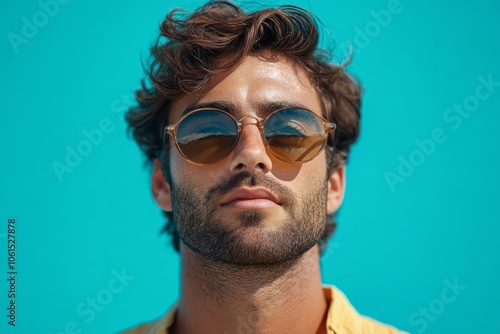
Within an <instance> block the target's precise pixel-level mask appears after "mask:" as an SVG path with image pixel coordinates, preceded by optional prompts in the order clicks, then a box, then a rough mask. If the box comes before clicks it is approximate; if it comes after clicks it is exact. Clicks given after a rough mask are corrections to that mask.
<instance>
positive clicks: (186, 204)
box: [172, 172, 327, 266]
mask: <svg viewBox="0 0 500 334" xmlns="http://www.w3.org/2000/svg"><path fill="white" fill-rule="evenodd" d="M241 186H248V187H264V188H267V189H269V190H270V191H272V192H273V193H274V194H276V195H277V196H278V198H280V201H281V206H282V208H283V210H284V216H283V218H282V221H281V222H279V224H277V225H278V226H277V227H274V226H273V228H270V227H269V226H266V224H265V220H266V219H268V218H270V216H271V214H270V213H268V212H263V211H254V210H246V211H241V212H239V213H237V214H236V216H235V215H234V214H232V215H231V216H230V217H231V218H229V216H227V217H220V215H219V214H218V213H217V208H218V207H219V203H220V200H221V198H222V197H223V196H224V195H226V194H228V193H229V192H231V191H232V190H234V189H237V188H239V187H241ZM197 189H198V187H197V186H196V185H192V184H188V185H183V186H181V185H174V186H173V188H172V202H173V213H174V225H175V226H176V228H177V230H178V232H179V237H180V239H181V240H182V242H183V243H184V244H185V245H186V246H187V247H189V248H190V249H191V250H193V251H194V252H195V253H198V254H200V255H202V256H204V257H206V258H209V259H211V260H212V261H215V262H223V263H227V264H233V265H239V266H256V265H275V264H280V263H285V262H289V261H293V260H295V259H298V258H299V257H300V256H301V255H302V254H304V253H305V252H306V251H308V250H309V249H311V248H312V247H313V246H314V245H316V244H317V243H318V241H319V240H320V238H321V236H322V234H323V232H324V230H325V226H326V220H327V212H326V196H327V181H326V177H325V178H323V179H321V180H319V179H318V181H317V182H315V183H314V184H309V187H308V188H307V190H306V191H305V192H304V193H301V194H300V196H294V195H293V193H292V191H291V190H290V189H289V188H288V187H286V186H283V185H281V184H279V183H278V182H276V181H274V180H272V179H269V178H267V177H266V176H264V175H263V174H261V173H260V174H250V173H248V172H241V173H239V174H236V175H234V176H233V177H231V178H230V179H229V180H227V181H225V182H223V183H222V184H219V185H216V186H214V187H212V188H210V189H209V190H208V192H207V193H206V194H205V196H203V195H201V194H200V193H199V190H197ZM272 218H273V219H276V218H275V217H272ZM228 219H236V220H238V224H237V226H236V227H234V226H235V225H234V224H228V223H227V220H228ZM229 225H230V226H233V227H229Z"/></svg>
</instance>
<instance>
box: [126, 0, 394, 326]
mask: <svg viewBox="0 0 500 334" xmlns="http://www.w3.org/2000/svg"><path fill="white" fill-rule="evenodd" d="M161 34H162V37H164V39H163V40H162V39H159V40H158V42H157V43H156V44H155V45H154V46H153V47H152V55H153V61H152V64H151V67H150V69H149V73H148V74H149V79H150V81H151V87H147V86H146V85H143V89H142V90H140V91H138V94H137V98H138V102H139V105H138V106H137V107H135V108H132V109H131V110H130V111H129V113H128V114H127V121H128V122H129V124H130V127H131V130H132V132H133V135H134V138H135V139H136V140H137V142H138V143H139V145H140V147H141V148H142V149H143V150H144V152H145V153H146V155H147V157H148V159H149V160H150V161H151V162H152V163H153V172H152V193H153V197H154V199H155V201H156V203H157V204H158V205H159V206H160V207H161V208H162V209H163V210H164V212H165V213H166V216H167V218H168V222H167V225H166V227H165V229H166V231H167V232H169V233H170V234H172V236H173V244H174V247H175V248H176V249H177V250H178V251H179V252H180V255H181V265H182V274H181V276H182V277H181V279H182V287H181V294H180V298H179V301H178V303H177V305H176V306H175V307H174V308H173V309H171V310H170V311H169V312H168V313H167V315H166V316H165V317H163V318H162V319H160V320H157V321H155V322H151V323H146V324H143V325H141V326H139V327H137V328H134V329H131V330H129V331H127V332H126V333H174V334H193V333H218V334H219V333H230V334H239V333H241V334H243V333H261V334H264V333H266V334H271V333H272V334H275V333H297V334H304V333H306V334H307V333H311V334H315V333H336V334H340V333H398V331H397V330H396V329H394V328H392V327H390V326H387V325H383V324H380V323H378V322H376V321H374V320H372V319H369V318H366V317H362V316H360V315H359V314H358V313H357V312H356V311H355V310H354V308H353V307H352V306H351V305H350V304H349V302H348V301H347V299H346V298H345V296H344V295H343V294H342V293H341V292H340V291H339V290H337V289H336V288H334V287H331V286H322V284H321V277H320V268H319V256H320V253H321V250H322V249H323V248H324V247H325V246H326V241H327V239H328V238H329V237H330V235H331V234H332V232H333V230H334V228H335V221H334V217H333V215H334V213H335V212H336V211H337V210H338V208H339V207H340V205H341V202H342V198H343V194H344V186H345V181H344V175H345V172H344V165H345V163H346V160H347V156H348V153H349V147H350V145H351V144H352V143H353V142H355V141H356V139H357V137H358V132H359V117H360V115H359V108H360V89H359V86H358V85H357V83H356V82H355V81H354V80H353V79H352V78H351V77H350V76H348V75H347V74H346V73H345V72H344V66H337V65H334V64H329V63H327V55H326V53H324V52H322V51H320V50H318V49H317V44H318V31H317V27H316V24H315V21H314V19H313V17H312V16H311V14H309V13H308V12H306V11H304V10H302V9H300V8H297V7H291V6H289V7H281V8H278V9H264V10H260V11H256V12H253V13H244V12H243V11H242V9H241V8H239V7H237V6H236V5H234V4H232V3H230V2H225V1H214V2H210V3H208V4H207V5H205V6H204V7H202V8H200V9H199V10H198V11H196V12H194V13H192V14H191V15H187V14H184V15H183V16H182V15H180V14H179V12H178V11H172V12H171V13H170V14H169V15H168V16H167V18H166V19H165V20H164V21H163V22H162V24H161Z"/></svg>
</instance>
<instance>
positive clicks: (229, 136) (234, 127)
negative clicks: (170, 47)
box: [163, 108, 336, 166]
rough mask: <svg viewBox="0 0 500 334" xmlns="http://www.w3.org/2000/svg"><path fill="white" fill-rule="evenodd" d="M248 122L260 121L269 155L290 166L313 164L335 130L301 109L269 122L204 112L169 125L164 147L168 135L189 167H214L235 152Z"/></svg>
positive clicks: (281, 113) (275, 116) (276, 115)
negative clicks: (190, 165)
mask: <svg viewBox="0 0 500 334" xmlns="http://www.w3.org/2000/svg"><path fill="white" fill-rule="evenodd" d="M246 118H253V119H255V120H257V124H256V125H258V127H259V129H260V133H261V136H262V140H263V142H264V144H265V146H266V147H267V149H268V151H269V152H271V153H272V155H274V156H275V157H276V158H278V159H279V160H281V161H284V162H288V163H297V164H301V163H305V162H308V161H311V160H312V159H313V158H314V157H316V156H317V155H318V154H319V153H320V152H321V150H322V149H323V147H324V146H325V144H326V141H327V139H328V133H330V131H333V130H335V128H336V125H335V124H334V123H330V122H328V121H327V120H325V119H324V118H323V117H321V116H319V115H317V114H315V113H313V112H312V111H309V110H306V109H301V108H287V109H280V110H276V111H274V112H272V113H271V114H269V115H268V116H267V117H266V118H260V117H257V116H243V117H242V118H240V119H236V118H234V117H233V116H232V115H231V114H229V113H227V112H226V111H223V110H219V109H212V108H202V109H196V110H193V111H191V112H189V113H187V114H185V115H184V116H182V117H181V118H180V119H179V120H178V121H177V123H175V124H172V125H167V126H166V127H165V129H164V133H163V145H165V141H166V135H165V134H169V135H171V136H172V137H173V138H174V141H175V146H177V149H178V150H179V152H180V154H181V155H182V156H183V157H184V158H185V159H186V160H187V161H189V162H190V163H193V164H195V165H200V166H204V165H211V164H215V163H217V162H219V161H221V160H222V159H224V158H226V157H227V156H228V155H229V154H230V153H231V152H232V151H233V149H234V147H235V146H236V143H237V142H238V139H239V136H240V133H241V130H242V128H243V123H242V121H243V120H244V119H246ZM252 124H255V123H252ZM245 125H247V124H245Z"/></svg>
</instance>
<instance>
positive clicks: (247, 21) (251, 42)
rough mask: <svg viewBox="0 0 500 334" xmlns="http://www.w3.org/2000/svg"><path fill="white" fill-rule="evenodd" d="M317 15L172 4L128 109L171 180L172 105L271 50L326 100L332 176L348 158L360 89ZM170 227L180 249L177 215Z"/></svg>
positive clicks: (138, 135)
mask: <svg viewBox="0 0 500 334" xmlns="http://www.w3.org/2000/svg"><path fill="white" fill-rule="evenodd" d="M318 42H319V31H318V24H317V19H316V17H315V16H314V15H313V14H312V13H310V12H308V11H306V10H304V9H302V8H299V7H296V6H281V7H278V8H266V9H262V10H257V11H254V12H248V13H247V12H245V11H244V10H243V9H242V8H240V7H239V6H237V5H235V4H233V3H232V2H229V1H210V2H208V3H207V4H206V5H204V6H203V7H201V8H200V9H198V10H197V11H195V12H193V13H191V14H189V13H187V12H186V11H184V10H182V9H173V10H171V11H170V12H169V14H168V15H167V16H166V18H165V19H164V20H163V22H162V23H161V25H160V35H159V37H158V39H157V41H156V42H155V44H154V45H153V46H152V47H151V62H150V64H149V68H148V69H146V71H147V77H148V79H149V82H148V83H146V82H145V81H144V80H143V81H142V88H141V89H139V90H137V91H136V99H137V102H138V105H137V106H134V107H132V108H131V109H130V110H129V111H128V112H127V114H126V120H127V122H128V124H129V128H128V130H129V133H130V132H131V133H132V135H133V137H134V139H135V140H136V141H137V143H138V144H139V146H140V148H141V149H142V151H143V152H144V153H145V154H146V156H147V160H148V162H152V161H153V160H154V159H157V158H161V160H162V165H163V167H164V174H165V177H166V178H167V180H169V179H170V177H169V176H170V171H169V167H168V166H169V163H168V154H165V152H167V150H168V146H169V145H165V147H162V136H163V128H164V126H165V125H166V120H167V117H168V113H169V109H170V105H171V104H172V102H173V101H175V100H177V99H179V98H180V97H181V96H183V95H185V94H188V93H196V92H201V91H203V89H205V88H206V87H208V85H209V83H210V79H211V77H213V76H214V75H215V74H217V73H220V72H223V71H226V70H229V69H233V68H235V67H236V66H237V65H238V64H239V63H240V62H241V61H242V60H243V59H244V58H245V57H246V56H248V55H250V54H257V53H259V52H260V51H271V52H272V53H274V54H279V55H282V56H284V57H287V58H288V59H291V60H292V61H293V62H295V63H296V64H297V65H299V66H301V67H302V68H303V69H304V70H305V71H306V73H307V74H308V76H309V78H310V80H311V82H312V83H313V85H314V86H315V87H316V89H317V91H318V93H319V96H320V98H321V105H322V107H323V115H324V117H325V118H326V119H328V120H329V121H331V122H334V123H336V124H337V129H336V131H335V134H334V135H332V136H330V137H329V139H328V146H327V147H329V149H327V150H326V151H327V157H328V162H329V164H328V166H329V169H328V175H330V173H331V172H332V171H333V170H334V169H335V168H337V167H339V166H341V165H343V164H345V163H346V162H347V157H348V155H349V150H350V146H351V144H353V143H354V142H355V141H356V140H357V138H358V136H359V121H360V107H361V88H360V85H359V84H358V82H357V81H356V80H355V79H354V78H353V77H352V76H351V75H349V74H348V73H347V72H346V71H345V67H346V65H347V63H348V61H346V62H345V63H343V64H341V65H336V64H335V63H334V62H333V61H331V60H330V58H331V57H330V53H329V52H328V51H326V50H323V49H321V48H319V46H318ZM164 215H165V216H166V217H167V223H166V225H165V228H164V230H165V231H166V232H168V233H169V234H171V235H172V237H173V239H172V242H173V245H174V248H175V249H176V250H179V246H180V240H179V235H178V232H177V229H176V224H175V221H174V219H173V214H172V212H166V211H164ZM335 226H336V222H335V219H334V215H330V216H329V217H328V220H327V224H326V227H325V231H324V233H323V236H322V238H321V240H320V242H319V245H320V249H321V250H323V249H324V248H325V246H326V242H327V240H328V238H329V237H330V236H331V234H332V233H333V231H334V230H335Z"/></svg>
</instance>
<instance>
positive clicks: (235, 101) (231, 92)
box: [169, 55, 322, 124]
mask: <svg viewBox="0 0 500 334" xmlns="http://www.w3.org/2000/svg"><path fill="white" fill-rule="evenodd" d="M214 102H217V103H220V104H221V105H224V104H226V105H231V106H232V109H233V110H227V111H230V112H232V113H235V114H241V115H249V114H255V115H257V114H261V113H262V112H264V111H263V110H262V106H263V105H272V104H275V105H277V106H279V105H289V106H296V107H303V108H307V109H309V110H311V111H313V112H315V113H318V114H322V111H321V103H320V100H319V95H318V92H317V90H316V88H315V87H314V86H313V84H312V82H311V80H310V79H309V77H308V75H307V73H306V72H305V71H304V69H303V68H302V67H301V66H299V65H298V64H296V63H295V62H292V61H291V60H289V59H287V58H285V57H283V56H273V57H269V56H267V55H266V56H256V55H251V56H247V57H246V58H245V59H244V60H243V61H242V62H241V63H240V64H239V65H238V66H236V67H235V68H234V69H232V70H230V71H225V72H222V73H218V74H216V75H214V76H213V77H212V78H211V80H210V83H209V85H208V86H207V88H206V89H205V90H204V91H203V92H201V93H198V94H186V95H184V96H182V97H181V98H179V99H177V100H175V101H174V102H173V104H172V106H171V109H170V113H169V124H172V123H173V122H175V121H176V120H177V119H178V118H179V117H180V116H181V115H182V114H183V113H184V112H185V111H187V110H192V109H193V108H196V107H197V106H198V105H200V106H203V105H206V104H210V103H214ZM271 111H272V110H271ZM265 112H269V110H266V111H265Z"/></svg>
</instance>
